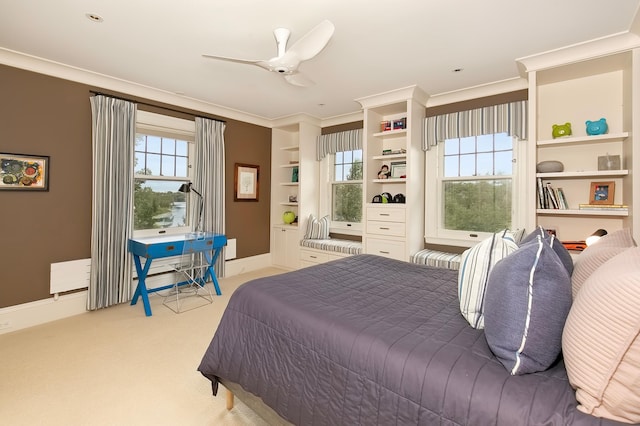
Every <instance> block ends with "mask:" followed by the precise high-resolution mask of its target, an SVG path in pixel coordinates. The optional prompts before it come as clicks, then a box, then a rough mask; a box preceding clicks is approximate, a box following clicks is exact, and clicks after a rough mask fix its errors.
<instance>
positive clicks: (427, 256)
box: [411, 249, 460, 269]
mask: <svg viewBox="0 0 640 426" xmlns="http://www.w3.org/2000/svg"><path fill="white" fill-rule="evenodd" d="M411 263H418V264H420V265H427V266H435V267H436V268H447V269H460V255H459V254H455V253H446V252H444V251H437V250H429V249H424V250H420V251H419V252H417V253H416V254H414V255H412V256H411Z"/></svg>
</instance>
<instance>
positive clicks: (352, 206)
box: [321, 149, 362, 234]
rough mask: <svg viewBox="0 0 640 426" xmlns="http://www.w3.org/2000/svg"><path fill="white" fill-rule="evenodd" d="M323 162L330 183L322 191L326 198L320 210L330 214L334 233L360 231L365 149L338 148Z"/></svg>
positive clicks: (356, 232) (327, 180)
mask: <svg viewBox="0 0 640 426" xmlns="http://www.w3.org/2000/svg"><path fill="white" fill-rule="evenodd" d="M324 161H326V162H327V163H326V164H327V168H326V169H325V170H327V169H328V170H327V173H326V176H327V177H326V182H328V184H327V187H326V190H321V192H322V193H324V194H325V195H324V196H322V198H323V199H325V200H326V206H325V207H324V208H322V210H321V211H324V213H323V214H328V215H329V216H330V218H331V229H332V230H335V232H338V233H345V234H351V233H353V234H358V233H360V231H361V229H362V228H361V222H362V150H361V149H358V150H353V151H339V152H336V153H335V154H331V155H327V156H326V157H325V160H324ZM323 169H324V167H323Z"/></svg>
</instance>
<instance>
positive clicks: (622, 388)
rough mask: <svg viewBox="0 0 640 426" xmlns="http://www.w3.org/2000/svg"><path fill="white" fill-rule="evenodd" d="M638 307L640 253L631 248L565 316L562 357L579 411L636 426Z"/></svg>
mask: <svg viewBox="0 0 640 426" xmlns="http://www.w3.org/2000/svg"><path fill="white" fill-rule="evenodd" d="M580 256H582V255H580ZM638 306H640V248H638V247H634V248H628V249H625V251H624V252H622V253H620V254H618V255H617V256H615V257H614V258H612V259H611V260H609V261H608V262H606V263H605V264H603V265H602V266H601V267H599V268H598V269H597V270H596V271H595V272H594V273H593V274H592V275H591V276H590V277H589V278H588V279H587V280H586V281H585V282H584V285H583V286H582V288H581V289H580V292H579V293H578V295H577V297H576V299H575V301H574V302H573V306H572V307H571V311H570V312H569V316H568V318H567V321H566V324H565V327H564V333H563V335H562V352H563V355H564V362H565V365H566V367H567V375H568V376H569V382H570V383H571V386H573V387H574V388H575V389H576V399H577V400H578V404H579V405H578V410H580V411H583V412H585V413H588V414H591V415H594V416H597V417H604V418H607V419H613V420H617V421H620V422H626V423H634V424H635V423H640V369H639V368H638V366H639V365H640V310H639V309H638Z"/></svg>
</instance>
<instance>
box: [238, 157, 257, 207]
mask: <svg viewBox="0 0 640 426" xmlns="http://www.w3.org/2000/svg"><path fill="white" fill-rule="evenodd" d="M259 175H260V166H254V165H251V164H240V163H236V164H235V174H234V188H233V189H234V191H233V200H234V201H258V195H259V189H260V188H259V186H258V185H259V180H258V177H259Z"/></svg>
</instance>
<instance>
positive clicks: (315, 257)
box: [309, 255, 318, 259]
mask: <svg viewBox="0 0 640 426" xmlns="http://www.w3.org/2000/svg"><path fill="white" fill-rule="evenodd" d="M309 257H310V258H312V259H317V258H318V256H313V255H310V256H309Z"/></svg>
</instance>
